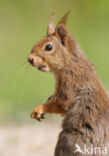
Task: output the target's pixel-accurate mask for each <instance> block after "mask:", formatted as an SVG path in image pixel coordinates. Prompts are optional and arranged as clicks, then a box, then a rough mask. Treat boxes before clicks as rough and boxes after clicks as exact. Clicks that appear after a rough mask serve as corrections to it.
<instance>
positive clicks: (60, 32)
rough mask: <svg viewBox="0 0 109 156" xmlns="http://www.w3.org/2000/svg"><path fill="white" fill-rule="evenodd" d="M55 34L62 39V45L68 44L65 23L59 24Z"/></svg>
mask: <svg viewBox="0 0 109 156" xmlns="http://www.w3.org/2000/svg"><path fill="white" fill-rule="evenodd" d="M55 36H56V37H57V38H59V39H60V40H61V43H62V45H64V46H66V39H67V36H68V31H67V29H66V27H65V26H64V25H63V24H59V25H58V26H57V27H56V29H55Z"/></svg>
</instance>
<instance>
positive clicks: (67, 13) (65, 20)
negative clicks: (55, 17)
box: [57, 10, 71, 26]
mask: <svg viewBox="0 0 109 156" xmlns="http://www.w3.org/2000/svg"><path fill="white" fill-rule="evenodd" d="M70 12H71V10H69V11H67V12H66V13H65V14H64V16H63V17H62V18H61V19H60V20H59V22H58V24H57V26H58V25H59V24H66V23H67V19H68V16H69V14H70Z"/></svg>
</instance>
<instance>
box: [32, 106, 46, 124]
mask: <svg viewBox="0 0 109 156" xmlns="http://www.w3.org/2000/svg"><path fill="white" fill-rule="evenodd" d="M31 118H33V119H35V120H38V121H41V119H44V118H45V117H44V113H43V111H42V106H38V107H36V108H35V110H34V111H33V112H32V114H31Z"/></svg>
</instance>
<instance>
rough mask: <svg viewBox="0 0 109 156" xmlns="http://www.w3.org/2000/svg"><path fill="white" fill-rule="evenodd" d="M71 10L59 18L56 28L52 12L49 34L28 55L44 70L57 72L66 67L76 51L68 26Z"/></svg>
mask: <svg viewBox="0 0 109 156" xmlns="http://www.w3.org/2000/svg"><path fill="white" fill-rule="evenodd" d="M68 15H69V12H67V13H66V14H65V15H64V16H63V17H62V18H61V20H59V22H58V24H57V26H56V28H54V25H53V16H54V12H53V13H52V15H51V17H50V21H49V25H48V28H47V36H45V37H43V38H42V39H41V40H40V41H39V42H38V43H36V44H35V45H34V47H33V48H32V51H31V53H30V55H29V57H28V61H29V62H30V64H31V65H33V66H34V67H36V68H37V69H39V70H41V71H44V72H57V71H58V70H60V69H62V68H64V67H65V66H66V64H67V62H68V61H69V58H70V55H71V53H72V52H73V51H74V43H73V40H72V38H71V36H70V34H69V32H68V30H67V28H66V21H67V17H68Z"/></svg>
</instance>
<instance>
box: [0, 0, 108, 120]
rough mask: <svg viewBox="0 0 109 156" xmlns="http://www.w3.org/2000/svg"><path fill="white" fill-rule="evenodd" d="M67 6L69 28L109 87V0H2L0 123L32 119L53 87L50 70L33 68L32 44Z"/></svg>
mask: <svg viewBox="0 0 109 156" xmlns="http://www.w3.org/2000/svg"><path fill="white" fill-rule="evenodd" d="M54 9H55V10H56V15H55V24H56V22H57V21H58V20H59V18H60V17H61V16H62V15H63V14H64V13H65V12H66V11H68V10H69V9H72V12H71V14H70V16H69V20H68V28H69V30H70V32H71V33H72V34H73V35H74V36H75V38H76V40H77V42H78V43H79V44H80V46H81V48H82V49H83V51H85V54H86V55H87V56H88V58H89V59H90V60H92V62H93V63H94V64H95V66H96V68H97V72H98V75H99V76H100V79H101V80H102V82H103V83H104V85H105V87H106V88H107V89H108V87H109V69H108V67H109V1H108V0H104V1H103V0H0V19H1V20H0V123H6V122H7V123H8V122H9V121H15V122H16V121H19V122H21V121H25V122H28V121H30V118H29V116H30V113H31V112H32V110H33V109H34V107H35V106H36V105H39V104H42V103H44V102H45V101H46V99H47V98H48V97H49V96H50V95H51V94H52V92H53V90H54V85H55V81H54V77H53V75H52V74H48V73H42V72H39V71H37V70H36V69H35V68H33V67H31V66H30V65H29V64H28V62H27V57H28V55H29V53H30V50H31V49H32V46H33V45H34V44H35V43H36V42H37V41H38V40H40V39H41V38H42V37H43V36H45V34H46V28H47V25H48V21H49V17H50V14H51V12H52V10H54Z"/></svg>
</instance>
